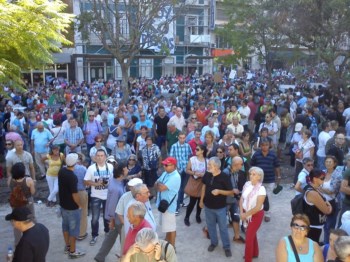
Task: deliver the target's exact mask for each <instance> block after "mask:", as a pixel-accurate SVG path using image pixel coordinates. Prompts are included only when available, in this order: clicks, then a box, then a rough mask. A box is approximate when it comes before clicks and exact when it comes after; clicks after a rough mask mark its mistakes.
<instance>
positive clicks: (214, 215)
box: [205, 207, 231, 250]
mask: <svg viewBox="0 0 350 262" xmlns="http://www.w3.org/2000/svg"><path fill="white" fill-rule="evenodd" d="M226 210H227V209H226V207H224V208H220V209H211V208H207V207H205V219H206V221H207V226H208V232H209V236H210V242H211V244H212V245H214V246H217V245H218V243H219V240H218V236H217V232H216V223H218V225H219V232H220V237H221V241H222V244H223V248H224V249H225V250H226V249H230V247H231V244H230V239H229V236H228V230H227V218H226Z"/></svg>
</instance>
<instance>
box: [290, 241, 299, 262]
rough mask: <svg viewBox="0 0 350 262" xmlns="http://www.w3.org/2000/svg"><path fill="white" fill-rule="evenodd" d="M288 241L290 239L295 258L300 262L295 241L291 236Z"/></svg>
mask: <svg viewBox="0 0 350 262" xmlns="http://www.w3.org/2000/svg"><path fill="white" fill-rule="evenodd" d="M288 239H289V243H290V245H291V246H292V249H293V252H294V256H295V260H296V261H297V262H300V258H299V254H298V252H297V249H296V247H295V244H294V241H293V238H292V236H291V235H289V236H288Z"/></svg>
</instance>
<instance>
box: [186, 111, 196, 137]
mask: <svg viewBox="0 0 350 262" xmlns="http://www.w3.org/2000/svg"><path fill="white" fill-rule="evenodd" d="M196 127H197V115H196V114H192V115H191V116H190V121H188V124H187V128H186V131H187V132H186V135H188V134H189V133H191V132H192V131H194V130H195V129H196Z"/></svg>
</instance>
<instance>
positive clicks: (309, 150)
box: [294, 129, 315, 184]
mask: <svg viewBox="0 0 350 262" xmlns="http://www.w3.org/2000/svg"><path fill="white" fill-rule="evenodd" d="M314 155H315V144H314V142H312V139H311V131H310V130H308V129H305V130H303V131H302V132H301V140H300V141H299V142H298V147H297V150H296V152H295V175H294V184H295V182H296V180H297V179H298V175H299V173H300V171H301V170H302V169H303V164H302V162H303V159H304V158H305V157H309V158H311V159H314Z"/></svg>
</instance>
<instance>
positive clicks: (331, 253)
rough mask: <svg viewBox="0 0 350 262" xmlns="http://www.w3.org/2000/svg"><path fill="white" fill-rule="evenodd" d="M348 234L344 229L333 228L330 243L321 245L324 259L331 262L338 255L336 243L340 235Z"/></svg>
mask: <svg viewBox="0 0 350 262" xmlns="http://www.w3.org/2000/svg"><path fill="white" fill-rule="evenodd" d="M347 235H348V234H347V233H346V232H345V231H344V230H343V229H331V230H330V235H329V243H328V244H325V245H324V246H322V247H321V250H322V254H323V258H324V261H326V262H331V261H334V260H335V259H336V257H337V255H336V253H335V249H334V243H335V241H337V239H338V238H339V237H342V236H347Z"/></svg>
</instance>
